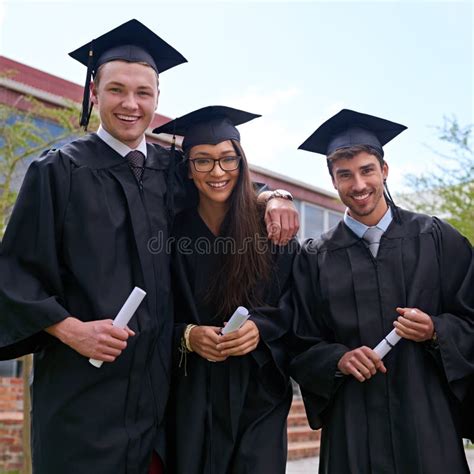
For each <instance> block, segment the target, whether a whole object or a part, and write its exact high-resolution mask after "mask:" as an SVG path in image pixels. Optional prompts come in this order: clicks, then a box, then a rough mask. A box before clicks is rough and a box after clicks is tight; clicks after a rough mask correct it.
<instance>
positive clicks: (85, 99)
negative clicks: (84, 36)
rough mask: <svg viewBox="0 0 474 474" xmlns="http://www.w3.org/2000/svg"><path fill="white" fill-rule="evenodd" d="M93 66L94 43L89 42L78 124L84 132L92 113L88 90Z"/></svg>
mask: <svg viewBox="0 0 474 474" xmlns="http://www.w3.org/2000/svg"><path fill="white" fill-rule="evenodd" d="M93 64H94V41H91V45H90V49H89V58H88V60H87V73H86V74H87V76H86V84H85V86H84V95H83V96H82V113H81V121H80V124H79V125H80V126H81V127H84V131H87V125H88V124H89V120H90V117H91V113H92V107H93V105H94V104H91V103H90V90H89V89H90V85H91V77H92V69H93Z"/></svg>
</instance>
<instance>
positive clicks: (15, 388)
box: [0, 377, 23, 473]
mask: <svg viewBox="0 0 474 474" xmlns="http://www.w3.org/2000/svg"><path fill="white" fill-rule="evenodd" d="M22 427H23V382H22V380H21V379H19V378H13V377H0V473H3V472H9V471H19V470H20V469H21V468H22V464H23V447H22Z"/></svg>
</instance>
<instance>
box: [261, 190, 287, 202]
mask: <svg viewBox="0 0 474 474" xmlns="http://www.w3.org/2000/svg"><path fill="white" fill-rule="evenodd" d="M277 198H278V199H286V200H287V201H293V196H292V194H291V193H290V192H289V191H286V190H285V189H275V190H274V191H271V192H270V193H269V195H268V197H267V198H266V202H268V201H270V200H271V199H277Z"/></svg>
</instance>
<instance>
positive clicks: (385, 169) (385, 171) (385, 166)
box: [382, 161, 388, 183]
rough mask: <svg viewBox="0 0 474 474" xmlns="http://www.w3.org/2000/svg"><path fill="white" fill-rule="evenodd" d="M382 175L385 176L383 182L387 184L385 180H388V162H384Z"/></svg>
mask: <svg viewBox="0 0 474 474" xmlns="http://www.w3.org/2000/svg"><path fill="white" fill-rule="evenodd" d="M382 175H383V181H384V183H385V180H386V179H387V178H388V164H387V162H386V161H384V162H383V166H382Z"/></svg>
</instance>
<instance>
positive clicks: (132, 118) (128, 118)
mask: <svg viewBox="0 0 474 474" xmlns="http://www.w3.org/2000/svg"><path fill="white" fill-rule="evenodd" d="M117 117H118V118H119V119H120V120H126V121H127V122H134V121H135V120H137V119H138V117H131V116H130V115H117Z"/></svg>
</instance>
